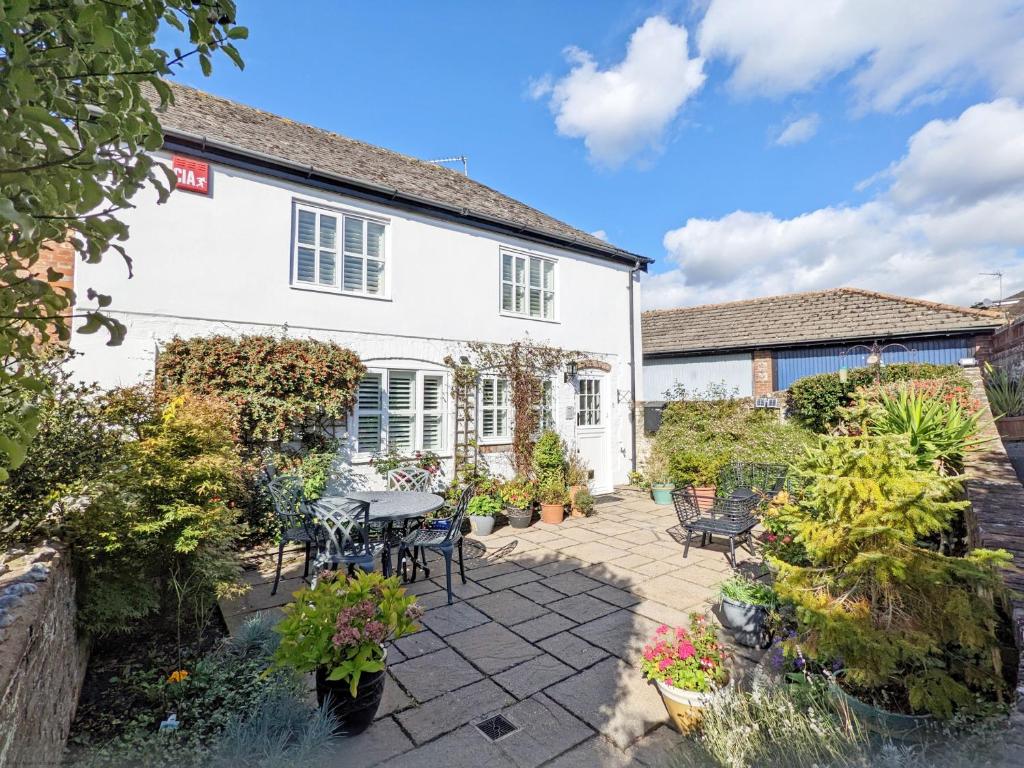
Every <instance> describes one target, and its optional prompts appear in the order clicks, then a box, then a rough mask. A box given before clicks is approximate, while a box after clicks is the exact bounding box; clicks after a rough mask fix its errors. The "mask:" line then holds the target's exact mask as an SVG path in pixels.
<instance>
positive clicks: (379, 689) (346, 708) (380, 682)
mask: <svg viewBox="0 0 1024 768" xmlns="http://www.w3.org/2000/svg"><path fill="white" fill-rule="evenodd" d="M385 669H386V668H385ZM385 669H382V670H381V671H380V672H371V673H369V674H363V675H360V677H359V686H358V688H357V689H356V696H355V698H352V692H351V690H350V689H349V684H348V682H347V681H344V680H328V679H327V674H328V670H327V668H326V667H319V668H317V670H316V700H317V703H318V704H320V705H321V706H322V705H323V703H324V701H325V700H327V699H328V698H330V704H329V707H330V710H331V714H333V715H334V717H335V718H336V719H337V720H338V727H339V735H341V736H355V735H357V734H360V733H362V732H363V731H365V730H366V729H367V728H369V727H370V726H371V725H372V724H373V718H374V717H375V716H376V715H377V708H378V707H379V706H380V700H381V697H382V696H383V695H384V672H385Z"/></svg>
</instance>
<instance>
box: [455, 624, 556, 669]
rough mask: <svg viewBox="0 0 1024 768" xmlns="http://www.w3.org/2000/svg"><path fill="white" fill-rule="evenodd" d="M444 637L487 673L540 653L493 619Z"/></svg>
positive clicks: (474, 664)
mask: <svg viewBox="0 0 1024 768" xmlns="http://www.w3.org/2000/svg"><path fill="white" fill-rule="evenodd" d="M445 639H446V640H447V642H448V644H449V645H450V646H451V647H452V648H454V649H455V650H456V651H458V652H459V654H460V655H462V656H463V658H465V659H467V660H468V661H469V662H471V663H472V664H473V666H475V667H476V668H477V669H479V670H481V671H482V672H484V673H485V674H488V675H495V674H497V673H498V672H502V671H504V670H506V669H508V668H509V667H514V666H515V665H516V664H519V663H520V662H523V661H526V660H527V659H532V658H533V657H534V656H537V655H539V654H540V653H541V651H540V649H539V648H537V647H536V646H534V645H531V644H530V643H528V642H526V641H525V640H523V639H522V638H521V637H519V635H517V634H515V633H514V632H512V631H510V630H508V629H506V628H505V627H503V626H502V625H501V624H497V623H495V622H493V621H492V622H489V623H487V624H482V625H481V626H479V627H474V628H473V629H469V630H466V631H465V632H460V633H459V634H457V635H449V636H448V637H447V638H445Z"/></svg>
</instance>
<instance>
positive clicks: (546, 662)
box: [494, 653, 576, 699]
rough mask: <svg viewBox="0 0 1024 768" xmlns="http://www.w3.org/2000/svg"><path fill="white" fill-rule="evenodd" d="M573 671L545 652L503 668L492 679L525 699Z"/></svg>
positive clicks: (518, 697)
mask: <svg viewBox="0 0 1024 768" xmlns="http://www.w3.org/2000/svg"><path fill="white" fill-rule="evenodd" d="M575 672H576V670H574V669H573V668H572V667H570V666H569V665H568V664H563V663H562V662H561V661H559V660H558V659H556V658H555V657H554V656H551V655H549V654H546V653H545V654H543V655H541V656H537V657H535V658H532V659H530V660H529V661H524V662H523V663H522V664H520V665H518V666H516V667H512V669H508V670H505V671H504V672H502V673H501V674H500V675H496V676H495V677H494V681H495V682H496V683H498V685H500V686H501V687H502V688H504V689H505V690H506V691H508V692H509V693H511V694H512V695H513V696H515V697H516V698H517V699H525V698H527V697H529V696H532V695H533V694H535V693H537V692H539V691H542V690H544V689H545V688H547V687H548V686H549V685H553V684H555V683H557V682H558V681H559V680H564V679H565V678H567V677H569V675H572V674H575Z"/></svg>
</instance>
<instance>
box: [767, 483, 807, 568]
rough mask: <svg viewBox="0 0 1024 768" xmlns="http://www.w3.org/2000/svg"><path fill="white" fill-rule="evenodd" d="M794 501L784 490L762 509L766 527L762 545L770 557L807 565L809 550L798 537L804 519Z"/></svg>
mask: <svg viewBox="0 0 1024 768" xmlns="http://www.w3.org/2000/svg"><path fill="white" fill-rule="evenodd" d="M792 501H793V500H792V497H791V496H790V495H789V493H788V492H787V491H782V492H781V493H779V494H778V495H777V496H776V497H775V498H774V499H772V500H770V502H769V503H768V506H767V507H765V508H764V509H762V510H761V525H762V526H763V527H764V534H763V535H762V537H761V546H762V550H763V552H764V554H765V555H766V556H767V557H768V558H769V559H771V558H775V559H777V560H784V561H785V562H787V563H793V564H794V565H806V564H807V562H808V560H807V550H806V549H805V548H804V545H803V544H802V543H801V542H800V541H797V538H796V534H797V528H798V526H799V525H800V523H801V522H802V521H803V516H802V515H801V514H800V513H799V509H798V507H797V506H796V505H794V504H793V503H792Z"/></svg>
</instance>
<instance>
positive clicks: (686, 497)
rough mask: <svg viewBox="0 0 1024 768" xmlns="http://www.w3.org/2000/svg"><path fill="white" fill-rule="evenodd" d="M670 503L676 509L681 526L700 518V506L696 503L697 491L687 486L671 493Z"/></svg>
mask: <svg viewBox="0 0 1024 768" xmlns="http://www.w3.org/2000/svg"><path fill="white" fill-rule="evenodd" d="M672 503H673V504H674V505H675V508H676V516H677V517H678V518H679V522H680V523H681V524H682V525H686V524H687V523H689V522H690V521H691V520H696V519H697V518H698V517H700V504H698V503H697V491H695V490H694V488H693V486H692V485H687V486H684V487H682V488H678V489H676V490H674V491H672Z"/></svg>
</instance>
